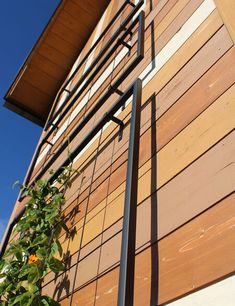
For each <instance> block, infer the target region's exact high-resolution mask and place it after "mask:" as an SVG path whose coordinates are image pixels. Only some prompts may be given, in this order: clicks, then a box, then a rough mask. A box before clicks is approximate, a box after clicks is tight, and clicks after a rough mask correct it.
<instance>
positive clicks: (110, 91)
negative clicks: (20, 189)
mask: <svg viewBox="0 0 235 306" xmlns="http://www.w3.org/2000/svg"><path fill="white" fill-rule="evenodd" d="M140 3H142V1H140V2H139V4H140ZM139 4H138V6H136V7H135V9H134V10H133V11H132V12H131V14H130V15H129V16H128V17H127V18H126V20H125V21H124V22H123V24H122V25H121V27H120V28H124V29H125V32H124V34H123V35H122V36H121V37H120V38H119V39H118V41H117V42H116V44H115V45H114V46H113V47H112V48H111V50H110V51H109V52H108V54H107V55H106V56H105V60H106V59H107V58H108V57H109V56H111V55H112V54H113V53H114V52H115V50H116V48H117V47H118V46H119V45H121V44H122V42H123V41H124V39H125V38H126V37H127V36H128V35H129V33H130V32H131V31H132V30H133V29H134V27H135V26H136V25H137V24H138V26H139V27H138V39H137V52H136V53H137V54H136V57H135V59H134V60H133V61H132V62H131V63H130V64H129V66H128V67H127V68H126V69H125V70H124V71H123V73H122V74H121V75H120V76H119V77H118V78H117V80H116V81H115V82H114V83H113V84H112V86H110V88H109V89H108V91H107V92H106V93H105V94H103V96H102V97H101V98H100V99H99V100H98V102H97V103H96V105H95V106H94V107H93V108H92V110H91V111H90V112H89V113H88V114H87V115H86V116H85V118H84V119H83V120H82V122H81V123H80V124H79V125H78V127H77V128H76V129H75V130H74V131H73V133H72V134H71V135H70V136H69V139H68V140H67V141H65V142H64V143H63V144H62V145H61V146H60V148H59V149H58V150H57V152H56V153H55V154H54V155H53V157H52V158H51V159H50V160H49V161H48V162H47V164H46V165H45V167H44V168H43V169H42V170H41V171H40V172H39V173H38V175H37V176H36V178H35V179H34V181H35V180H36V179H38V178H39V177H41V176H42V175H43V174H44V173H45V172H46V171H47V170H48V169H49V167H50V165H52V163H53V162H54V161H55V159H56V158H57V157H58V156H59V155H60V154H61V152H62V151H63V150H64V149H65V148H66V147H67V145H68V142H71V141H72V139H73V138H74V137H75V136H76V135H77V133H78V132H79V131H80V130H81V129H82V128H83V127H84V126H85V124H86V123H87V122H88V121H89V120H90V119H91V118H92V117H93V116H94V114H95V112H97V110H98V109H99V108H100V107H101V106H102V105H103V104H104V103H105V102H106V100H107V99H108V98H109V97H110V96H111V95H112V94H113V93H114V92H118V86H119V85H120V84H121V83H122V82H123V81H124V80H125V79H126V77H127V76H128V75H129V74H130V72H131V71H132V70H133V69H134V68H135V67H136V66H137V65H138V64H139V62H140V61H141V60H142V59H143V57H144V12H143V11H142V12H141V13H140V14H139V16H138V17H137V18H136V19H135V20H134V21H133V22H132V23H131V24H130V25H129V26H128V27H127V25H126V23H127V21H128V22H129V21H130V19H131V18H130V16H131V17H132V16H133V12H135V13H136V8H137V7H139ZM117 32H118V34H120V29H119V30H118V31H117ZM114 35H115V36H116V33H115V34H114ZM117 36H118V35H117ZM110 40H112V39H110ZM111 44H112V42H110V41H109V42H108V45H109V46H110V45H111ZM104 49H105V48H104ZM104 49H103V50H102V51H101V53H100V54H99V58H102V56H103V54H105V52H106V51H105V50H104ZM96 60H97V59H96ZM96 60H95V61H96ZM104 62H105V61H104V59H103V60H102V62H101V63H100V64H99V66H98V67H96V70H95V71H96V72H98V70H97V68H99V67H100V66H101V67H102V65H101V64H103V63H104ZM92 66H93V63H92ZM91 76H93V73H92V75H91ZM91 81H92V78H91V77H90V78H89V82H91ZM89 82H86V83H85V84H84V85H83V87H87V86H88V84H89ZM79 83H80V80H79ZM75 87H76V89H77V85H76V86H75ZM75 91H76V90H75ZM81 91H82V88H81V90H79V92H78V93H76V94H75V96H74V97H73V98H72V100H71V101H70V103H69V104H67V105H66V102H65V103H64V104H63V105H66V108H65V109H64V111H63V112H62V113H61V116H60V117H59V118H58V119H57V121H56V122H57V123H53V122H51V124H52V127H51V129H50V130H48V132H47V133H46V135H45V136H44V138H43V139H42V141H41V142H40V144H39V145H38V147H37V149H36V152H35V154H34V157H33V160H32V162H31V164H30V166H29V170H28V172H27V174H26V178H25V181H24V184H25V185H28V183H29V181H30V179H31V175H32V173H33V170H34V167H35V165H36V161H37V159H38V157H39V154H40V152H41V149H42V147H43V145H44V144H45V143H47V142H48V139H49V137H50V136H51V135H52V133H53V132H54V131H55V129H56V127H57V124H59V122H60V121H61V120H62V119H63V118H64V116H65V115H66V114H67V112H68V111H69V109H71V107H72V106H73V104H74V103H75V102H76V100H77V98H78V96H79V95H80V94H81ZM83 91H84V90H83ZM71 95H73V92H71ZM70 97H71V96H70ZM53 118H54V117H53ZM53 120H54V119H53ZM19 200H21V196H20V197H19Z"/></svg>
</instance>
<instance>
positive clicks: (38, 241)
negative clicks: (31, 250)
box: [30, 233, 48, 247]
mask: <svg viewBox="0 0 235 306" xmlns="http://www.w3.org/2000/svg"><path fill="white" fill-rule="evenodd" d="M46 242H48V237H47V236H46V235H45V234H44V233H42V234H41V235H39V236H38V237H36V238H35V239H34V240H33V242H32V243H31V244H30V247H34V246H36V245H41V244H44V243H46Z"/></svg>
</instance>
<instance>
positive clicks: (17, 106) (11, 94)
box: [4, 0, 110, 125]
mask: <svg viewBox="0 0 235 306" xmlns="http://www.w3.org/2000/svg"><path fill="white" fill-rule="evenodd" d="M109 2H110V0H85V1H84V0H62V1H61V3H60V4H59V6H58V8H57V9H56V11H55V13H54V14H53V16H52V17H51V19H50V21H49V23H48V24H47V26H46V27H45V29H44V31H43V33H42V34H41V36H40V37H39V39H38V41H37V43H36V44H35V46H34V47H33V49H32V51H31V52H30V54H29V56H28V58H27V59H26V61H25V63H24V64H23V66H22V67H21V69H20V70H19V73H18V75H17V76H16V78H15V80H14V81H13V83H12V85H11V86H10V88H9V90H8V92H7V93H6V95H5V97H4V98H5V101H6V102H5V104H4V106H6V107H7V108H9V109H11V110H12V111H14V112H16V113H18V114H20V115H22V116H24V117H26V118H27V119H29V120H31V121H33V122H35V123H37V124H39V125H44V124H45V121H46V119H47V116H48V114H49V111H50V109H51V106H52V103H53V100H54V98H55V95H56V93H57V91H58V90H59V88H60V86H61V84H62V83H63V81H64V79H65V78H66V76H67V74H68V73H69V71H70V69H71V67H72V65H73V63H74V62H75V60H76V58H77V56H78V55H79V53H80V51H81V50H82V49H83V47H84V45H85V44H86V42H87V40H88V38H89V36H90V35H91V33H92V31H93V30H94V28H95V26H96V24H97V23H98V21H99V19H100V18H101V16H102V14H103V13H104V11H105V9H106V7H107V5H108V3H109Z"/></svg>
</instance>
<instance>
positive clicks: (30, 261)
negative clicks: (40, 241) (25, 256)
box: [29, 254, 39, 264]
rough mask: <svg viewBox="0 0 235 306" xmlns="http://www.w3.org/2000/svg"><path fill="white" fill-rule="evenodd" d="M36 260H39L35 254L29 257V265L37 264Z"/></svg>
mask: <svg viewBox="0 0 235 306" xmlns="http://www.w3.org/2000/svg"><path fill="white" fill-rule="evenodd" d="M38 260H39V258H38V257H37V255H35V254H32V255H30V256H29V264H31V263H34V262H37V261H38Z"/></svg>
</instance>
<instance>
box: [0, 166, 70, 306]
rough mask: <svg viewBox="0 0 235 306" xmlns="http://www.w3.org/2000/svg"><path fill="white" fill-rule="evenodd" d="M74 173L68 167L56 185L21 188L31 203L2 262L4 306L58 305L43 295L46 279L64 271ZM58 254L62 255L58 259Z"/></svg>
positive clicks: (0, 288) (1, 302)
mask: <svg viewBox="0 0 235 306" xmlns="http://www.w3.org/2000/svg"><path fill="white" fill-rule="evenodd" d="M73 172H74V170H72V168H71V166H69V167H66V168H65V169H64V171H63V173H62V174H61V175H60V176H59V177H58V179H57V181H56V183H57V184H55V183H54V184H50V183H49V182H48V181H46V180H38V181H37V182H36V183H35V184H34V185H33V186H30V187H26V186H22V185H20V188H21V189H22V193H23V195H24V196H27V198H28V201H27V204H26V207H25V213H24V215H23V217H22V218H21V219H20V221H19V222H18V224H17V225H16V227H15V229H14V233H15V235H17V239H14V240H13V241H12V242H11V243H10V244H9V247H8V249H7V250H6V252H5V254H4V256H3V258H2V259H1V260H0V305H1V306H13V305H15V306H30V305H34V306H39V305H46V306H50V305H51V306H57V305H60V304H59V303H58V302H56V301H55V300H54V299H53V298H52V297H49V296H47V295H43V294H42V293H41V292H42V290H41V288H42V283H43V278H44V276H45V275H46V274H47V273H48V272H49V271H50V270H51V271H53V272H55V273H59V272H62V271H63V270H64V269H65V266H64V263H63V260H62V259H58V258H62V253H63V251H62V247H61V244H60V241H59V236H60V233H61V231H62V229H64V230H65V231H66V232H67V234H68V235H69V230H68V228H67V226H66V224H65V223H64V221H63V219H62V214H61V211H62V206H63V204H64V202H65V191H66V189H67V188H68V187H69V186H70V178H71V175H72V173H73ZM57 254H59V255H60V256H57Z"/></svg>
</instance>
